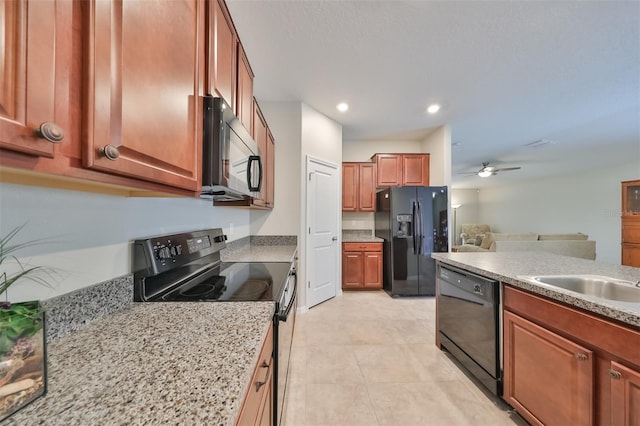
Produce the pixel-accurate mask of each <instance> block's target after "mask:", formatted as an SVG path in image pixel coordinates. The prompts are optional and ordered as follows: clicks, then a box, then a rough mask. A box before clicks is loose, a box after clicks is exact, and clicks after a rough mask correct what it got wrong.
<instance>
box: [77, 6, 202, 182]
mask: <svg viewBox="0 0 640 426" xmlns="http://www.w3.org/2000/svg"><path fill="white" fill-rule="evenodd" d="M204 4H205V2H204V0H190V1H181V2H157V3H156V2H145V1H130V2H102V1H91V2H89V3H88V4H87V6H86V7H87V41H86V42H87V52H88V54H87V58H86V64H87V84H86V88H87V90H86V93H87V99H86V110H85V113H86V115H85V120H84V121H85V125H86V127H85V130H86V131H85V136H86V149H85V150H84V158H83V160H84V165H85V166H86V167H88V168H92V169H97V170H101V171H107V172H109V173H114V174H119V175H124V176H131V177H136V178H139V179H144V180H149V181H152V182H158V183H162V184H165V185H170V186H176V187H179V188H184V189H188V190H193V191H197V190H198V189H199V182H200V178H201V176H200V173H201V169H200V164H201V155H202V154H201V147H202V101H201V96H202V95H203V88H204V53H205V51H204V41H205V39H204V34H205V33H204V24H205V19H204V18H205V17H204ZM159 28H161V29H162V31H158V29H159ZM150 35H153V36H150Z"/></svg>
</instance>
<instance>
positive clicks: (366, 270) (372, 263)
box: [342, 243, 382, 290]
mask: <svg viewBox="0 0 640 426" xmlns="http://www.w3.org/2000/svg"><path fill="white" fill-rule="evenodd" d="M380 288H382V243H343V244H342V289H343V290H374V289H380Z"/></svg>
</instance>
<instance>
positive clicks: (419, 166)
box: [402, 154, 429, 186]
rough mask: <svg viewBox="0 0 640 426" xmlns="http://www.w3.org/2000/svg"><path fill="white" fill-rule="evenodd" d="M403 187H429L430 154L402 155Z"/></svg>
mask: <svg viewBox="0 0 640 426" xmlns="http://www.w3.org/2000/svg"><path fill="white" fill-rule="evenodd" d="M402 185H403V186H429V154H402Z"/></svg>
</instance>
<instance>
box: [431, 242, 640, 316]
mask: <svg viewBox="0 0 640 426" xmlns="http://www.w3.org/2000/svg"><path fill="white" fill-rule="evenodd" d="M495 254H496V253H433V254H432V257H433V258H434V259H436V260H438V261H441V262H443V263H446V264H449V265H451V266H457V267H459V268H463V269H466V270H468V271H470V272H473V273H477V274H479V275H482V276H485V277H488V278H492V279H495V280H497V281H500V282H502V283H505V284H509V285H512V286H514V287H517V288H520V289H523V290H527V291H530V292H532V293H536V294H539V295H542V296H546V297H548V298H550V299H553V300H557V301H560V302H564V303H566V304H569V305H571V306H575V307H578V308H582V309H584V310H587V311H590V312H593V313H596V314H599V315H602V316H605V317H607V318H611V319H614V320H617V321H621V322H623V323H625V324H628V325H632V326H635V327H636V328H638V327H640V303H626V302H616V301H610V300H607V299H602V298H598V297H593V296H588V295H583V294H580V293H576V292H572V291H569V290H565V289H563V288H559V287H556V288H553V289H552V288H549V287H548V286H543V285H540V284H535V283H534V282H531V281H527V280H525V279H524V278H521V276H527V275H529V276H530V275H552V274H558V273H563V272H559V270H564V271H566V272H564V273H567V274H572V273H585V274H595V275H604V276H609V277H612V278H618V279H623V280H629V281H638V280H639V279H640V269H638V268H631V267H626V266H618V265H610V264H606V263H603V262H595V261H591V260H585V259H578V258H570V257H567V256H560V255H553V254H548V253H539V252H535V253H528V254H527V255H525V254H523V253H500V254H499V257H498V258H497V259H493V258H494V257H495ZM469 255H471V256H469ZM527 259H531V260H533V263H537V262H541V263H543V264H544V266H543V267H540V268H539V269H535V267H534V269H527V267H528V266H527V263H526V261H527ZM508 260H513V261H515V262H518V263H520V264H521V265H522V270H521V271H522V272H521V273H514V272H513V271H511V270H508V269H509V268H505V270H504V271H501V270H500V268H499V266H498V267H496V265H497V264H498V263H499V262H500V261H508ZM578 270H584V271H585V272H576V271H578ZM634 270H635V271H634ZM599 271H601V272H599Z"/></svg>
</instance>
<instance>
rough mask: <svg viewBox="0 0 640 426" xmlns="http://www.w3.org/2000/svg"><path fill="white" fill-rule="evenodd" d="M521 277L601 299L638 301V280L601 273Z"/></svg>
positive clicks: (639, 288) (639, 293)
mask: <svg viewBox="0 0 640 426" xmlns="http://www.w3.org/2000/svg"><path fill="white" fill-rule="evenodd" d="M521 278H525V279H528V280H530V281H535V282H536V283H538V284H546V285H548V286H551V287H560V288H564V289H566V290H570V291H575V292H576V293H581V294H585V295H589V296H595V297H600V298H602V299H609V300H617V301H619V302H632V303H640V282H639V283H635V282H632V281H624V280H618V279H615V278H610V277H604V276H601V275H539V276H528V277H521Z"/></svg>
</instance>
